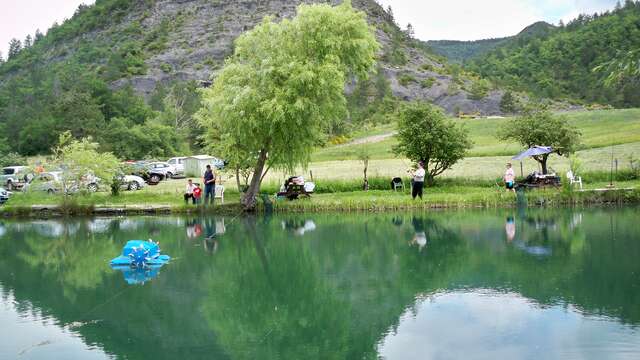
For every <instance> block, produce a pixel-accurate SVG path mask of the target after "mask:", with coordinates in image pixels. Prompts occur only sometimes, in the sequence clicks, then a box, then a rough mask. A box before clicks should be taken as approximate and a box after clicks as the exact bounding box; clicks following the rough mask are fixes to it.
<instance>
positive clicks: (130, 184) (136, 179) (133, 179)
mask: <svg viewBox="0 0 640 360" xmlns="http://www.w3.org/2000/svg"><path fill="white" fill-rule="evenodd" d="M120 181H121V182H122V186H121V188H122V189H124V190H131V191H136V190H140V189H142V188H143V187H145V186H146V185H147V183H145V182H144V179H143V178H141V177H140V176H136V175H124V176H123V177H122V178H121V179H120Z"/></svg>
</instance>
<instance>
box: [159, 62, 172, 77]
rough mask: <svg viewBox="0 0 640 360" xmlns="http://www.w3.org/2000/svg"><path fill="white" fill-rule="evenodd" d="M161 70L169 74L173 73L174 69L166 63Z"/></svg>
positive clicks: (161, 66)
mask: <svg viewBox="0 0 640 360" xmlns="http://www.w3.org/2000/svg"><path fill="white" fill-rule="evenodd" d="M160 70H162V71H163V72H165V73H167V74H168V73H170V72H171V71H173V67H172V66H171V65H170V64H167V63H164V64H162V65H160Z"/></svg>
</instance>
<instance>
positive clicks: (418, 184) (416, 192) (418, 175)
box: [411, 161, 426, 200]
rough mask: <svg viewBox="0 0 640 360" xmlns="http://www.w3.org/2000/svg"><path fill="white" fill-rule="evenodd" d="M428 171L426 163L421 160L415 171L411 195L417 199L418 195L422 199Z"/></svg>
mask: <svg viewBox="0 0 640 360" xmlns="http://www.w3.org/2000/svg"><path fill="white" fill-rule="evenodd" d="M425 175H426V171H425V170H424V163H423V162H422V161H420V162H419V163H418V168H417V169H416V171H414V172H413V186H412V188H411V197H412V198H413V199H414V200H415V198H416V196H420V200H422V189H423V188H424V177H425Z"/></svg>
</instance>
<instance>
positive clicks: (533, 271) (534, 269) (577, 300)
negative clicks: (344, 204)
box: [0, 208, 640, 359]
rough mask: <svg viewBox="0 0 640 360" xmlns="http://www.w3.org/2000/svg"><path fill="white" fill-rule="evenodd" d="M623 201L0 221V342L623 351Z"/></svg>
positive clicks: (638, 316) (210, 355)
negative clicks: (565, 206) (609, 205)
mask: <svg viewBox="0 0 640 360" xmlns="http://www.w3.org/2000/svg"><path fill="white" fill-rule="evenodd" d="M639 215H640V209H636V208H626V209H586V210H584V209H582V210H577V209H572V210H508V211H507V210H495V211H478V212H476V211H459V212H448V211H443V212H429V213H415V214H412V213H388V214H317V215H316V214H314V215H286V216H281V215H278V216H275V215H274V216H270V217H257V218H253V217H238V218H222V217H139V218H96V219H74V220H38V221H14V220H10V221H9V220H3V221H2V222H0V359H104V358H107V359H109V358H111V359H176V358H181V357H182V358H185V359H201V358H202V359H319V358H321V359H377V358H386V359H460V358H465V359H638V358H640V261H639V260H640V226H638V220H640V216H639ZM149 238H152V239H154V240H156V241H159V242H160V247H161V248H162V251H163V253H165V254H168V255H170V256H171V257H172V259H171V261H170V262H169V263H168V264H166V265H164V266H163V267H162V268H160V269H159V270H158V271H155V270H154V271H147V272H142V273H133V275H132V272H130V271H129V272H127V271H124V272H123V271H120V270H114V269H111V267H110V266H109V261H110V260H111V259H112V258H114V257H116V256H118V255H120V253H121V251H122V247H123V245H124V244H125V243H126V241H127V240H130V239H143V240H146V239H149Z"/></svg>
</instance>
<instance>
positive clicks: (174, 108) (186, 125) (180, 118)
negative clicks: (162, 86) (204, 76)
mask: <svg viewBox="0 0 640 360" xmlns="http://www.w3.org/2000/svg"><path fill="white" fill-rule="evenodd" d="M200 107H201V95H200V92H199V91H198V87H197V85H196V83H195V82H194V81H190V82H181V83H176V84H174V85H173V86H171V88H170V89H169V90H168V92H167V93H166V94H164V97H163V98H162V102H161V104H160V108H161V112H160V113H159V115H158V121H159V122H160V123H161V124H163V125H166V126H170V127H172V128H174V129H175V131H176V132H177V133H178V134H180V136H182V137H183V139H185V140H188V141H189V143H190V144H196V143H197V142H198V141H199V139H198V137H199V136H200V134H201V133H202V131H201V130H202V129H201V128H200V126H199V124H198V122H197V121H196V118H195V117H194V114H195V113H196V112H197V111H198V110H199V109H200Z"/></svg>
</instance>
